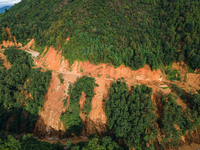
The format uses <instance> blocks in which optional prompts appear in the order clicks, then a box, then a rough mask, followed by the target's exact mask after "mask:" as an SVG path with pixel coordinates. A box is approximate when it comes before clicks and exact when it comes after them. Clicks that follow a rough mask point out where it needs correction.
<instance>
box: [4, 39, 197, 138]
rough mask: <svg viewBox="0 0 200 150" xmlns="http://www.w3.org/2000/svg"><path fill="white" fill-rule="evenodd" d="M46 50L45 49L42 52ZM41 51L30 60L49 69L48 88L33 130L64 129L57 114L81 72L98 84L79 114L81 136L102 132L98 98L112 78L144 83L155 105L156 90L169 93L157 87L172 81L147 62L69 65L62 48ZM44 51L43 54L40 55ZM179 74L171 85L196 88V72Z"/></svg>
mask: <svg viewBox="0 0 200 150" xmlns="http://www.w3.org/2000/svg"><path fill="white" fill-rule="evenodd" d="M68 40H69V39H67V40H66V42H67V41H68ZM7 45H9V44H7ZM31 45H34V40H31V41H30V43H28V44H27V45H26V47H27V48H28V49H30V47H31ZM46 51H48V52H47V53H46V54H45V52H46ZM45 52H43V54H42V55H41V56H42V57H40V58H39V59H37V60H34V63H35V64H36V65H37V67H42V68H44V69H49V70H52V71H53V72H52V79H51V81H50V84H49V89H48V92H47V94H46V96H45V99H46V101H45V103H44V106H43V111H40V113H39V115H40V117H39V119H38V122H37V125H36V130H37V131H42V130H48V128H53V129H54V130H57V131H59V130H62V131H64V126H63V123H62V122H61V121H60V115H61V114H62V113H63V112H64V111H65V110H66V108H64V107H63V101H62V100H63V99H66V98H68V94H67V92H68V87H69V84H70V83H72V84H73V83H74V82H76V80H77V78H78V77H81V76H83V75H86V76H90V77H94V78H95V79H96V83H97V84H98V85H99V87H95V93H96V95H95V96H94V97H93V99H92V109H91V112H90V114H89V116H88V117H87V119H86V120H85V116H84V115H83V114H80V117H81V119H82V121H83V125H84V131H83V133H84V134H85V135H87V134H91V133H99V134H101V133H103V132H104V131H106V122H107V118H106V116H105V112H104V102H103V101H102V100H103V99H106V98H107V97H108V94H109V91H108V89H109V87H110V85H111V84H112V82H113V81H114V80H116V79H118V78H122V77H123V78H124V79H125V80H126V82H127V84H128V86H129V87H130V86H131V85H136V84H146V85H147V86H149V87H152V89H153V94H152V101H153V102H154V103H155V106H157V105H159V103H158V101H157V99H156V95H157V92H158V91H161V92H162V93H165V94H167V93H169V92H171V90H170V89H169V88H167V89H163V88H161V86H165V85H166V84H167V85H168V86H169V85H170V84H171V83H172V82H170V81H168V80H166V79H165V77H164V75H163V73H162V71H161V70H160V69H158V70H157V71H156V70H154V71H151V69H150V67H149V66H148V65H145V66H144V67H143V68H141V69H138V70H131V69H130V68H128V67H125V66H124V65H121V66H120V67H118V68H114V67H113V66H112V65H110V64H99V65H93V64H90V63H89V62H88V61H86V62H79V61H75V62H74V63H73V64H72V65H71V66H69V63H68V60H66V59H64V57H63V56H62V55H61V53H62V51H59V52H58V51H56V50H55V49H54V48H53V47H50V48H49V49H47V47H46V50H45ZM44 54H45V56H44V57H43V55H44ZM176 67H179V65H177V64H174V65H173V68H176ZM179 69H180V68H179ZM58 73H61V74H62V76H63V79H64V83H63V84H61V83H60V80H59V79H58V77H57V75H58ZM182 73H183V74H187V79H186V83H184V84H183V83H181V82H173V84H177V85H178V86H181V87H185V88H187V87H188V86H189V85H190V86H191V87H190V90H194V89H195V90H198V89H200V76H199V75H198V74H189V73H187V71H185V70H184V69H183V70H182ZM184 76H185V75H184ZM182 78H183V77H182ZM85 98H86V97H85V96H84V93H82V97H81V99H80V104H81V105H83V103H84V101H85ZM177 103H178V104H179V105H181V106H182V107H183V109H185V107H186V105H185V104H184V103H183V102H182V101H181V100H179V99H178V100H177ZM159 111H160V110H156V113H157V115H158V116H159Z"/></svg>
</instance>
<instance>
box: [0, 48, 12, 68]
mask: <svg viewBox="0 0 200 150" xmlns="http://www.w3.org/2000/svg"><path fill="white" fill-rule="evenodd" d="M0 59H1V60H2V62H3V65H4V67H5V68H6V69H10V67H11V64H10V62H9V61H7V60H6V56H5V55H4V54H3V52H1V53H0Z"/></svg>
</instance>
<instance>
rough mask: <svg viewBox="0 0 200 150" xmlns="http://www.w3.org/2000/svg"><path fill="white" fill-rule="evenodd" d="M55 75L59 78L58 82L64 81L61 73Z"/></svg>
mask: <svg viewBox="0 0 200 150" xmlns="http://www.w3.org/2000/svg"><path fill="white" fill-rule="evenodd" d="M57 77H58V78H59V80H60V83H63V82H64V79H63V77H62V75H61V74H58V75H57Z"/></svg>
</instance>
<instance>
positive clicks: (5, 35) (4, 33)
mask: <svg viewBox="0 0 200 150" xmlns="http://www.w3.org/2000/svg"><path fill="white" fill-rule="evenodd" d="M1 36H2V39H3V40H8V35H7V31H6V28H5V27H3V28H2V33H1Z"/></svg>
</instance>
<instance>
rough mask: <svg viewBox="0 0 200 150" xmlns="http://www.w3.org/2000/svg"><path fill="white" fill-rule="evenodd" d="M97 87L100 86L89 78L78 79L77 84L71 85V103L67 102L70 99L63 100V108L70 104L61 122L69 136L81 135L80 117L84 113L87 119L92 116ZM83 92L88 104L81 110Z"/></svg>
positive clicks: (69, 91) (69, 92)
mask: <svg viewBox="0 0 200 150" xmlns="http://www.w3.org/2000/svg"><path fill="white" fill-rule="evenodd" d="M95 86H98V85H96V83H95V79H94V78H90V77H87V76H84V77H82V78H78V79H77V82H76V83H74V84H73V85H72V84H70V85H69V90H68V94H69V95H70V98H69V102H67V101H68V99H64V100H63V106H64V107H67V103H69V107H68V108H67V111H66V112H65V113H64V114H62V115H61V116H60V120H61V121H63V123H64V125H65V127H66V134H67V136H72V133H75V134H76V135H80V133H81V131H82V121H81V118H80V116H79V115H80V113H81V112H82V113H83V114H84V115H85V117H86V118H87V116H88V115H89V114H90V111H91V101H92V98H93V97H94V94H95V93H94V87H95ZM83 91H84V92H85V94H86V102H85V104H84V107H83V109H82V110H80V98H81V93H82V92H83Z"/></svg>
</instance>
